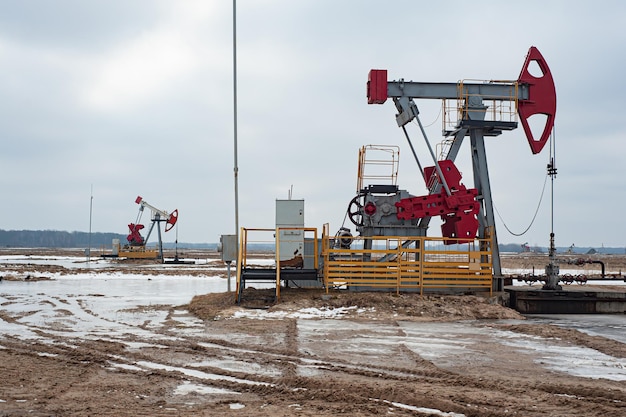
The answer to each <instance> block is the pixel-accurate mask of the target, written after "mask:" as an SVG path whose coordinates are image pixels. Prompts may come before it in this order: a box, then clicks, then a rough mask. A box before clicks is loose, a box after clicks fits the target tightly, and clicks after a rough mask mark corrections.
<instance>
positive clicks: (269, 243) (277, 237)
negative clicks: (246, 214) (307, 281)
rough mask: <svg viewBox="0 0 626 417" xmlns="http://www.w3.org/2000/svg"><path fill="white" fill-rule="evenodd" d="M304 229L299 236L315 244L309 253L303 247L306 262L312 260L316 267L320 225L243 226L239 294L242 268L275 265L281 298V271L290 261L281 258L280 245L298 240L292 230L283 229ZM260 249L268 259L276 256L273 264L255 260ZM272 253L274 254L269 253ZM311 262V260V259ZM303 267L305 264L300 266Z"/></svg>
mask: <svg viewBox="0 0 626 417" xmlns="http://www.w3.org/2000/svg"><path fill="white" fill-rule="evenodd" d="M289 231H292V232H298V231H300V232H302V235H301V238H297V239H298V241H301V242H302V244H303V245H304V244H305V242H307V241H311V242H312V244H313V253H307V252H306V250H304V248H303V251H302V252H303V253H302V265H304V264H305V263H309V262H310V264H311V265H313V268H314V269H318V268H319V257H318V256H317V254H318V253H319V243H318V242H319V240H318V235H317V228H312V227H277V228H275V229H267V228H244V227H242V228H241V233H240V239H239V251H238V258H237V286H236V294H237V296H238V294H239V291H240V288H241V281H242V277H241V274H242V271H243V270H244V269H248V268H255V269H268V270H271V269H275V270H276V277H275V280H274V283H275V285H276V300H277V301H278V300H280V280H281V278H280V275H281V269H282V268H284V267H286V263H287V261H285V260H282V261H281V255H280V248H281V243H283V244H289V243H296V240H295V239H296V238H295V237H294V238H290V237H288V236H289V234H288V233H281V232H289ZM260 252H265V256H266V258H267V259H273V261H274V262H273V264H265V265H262V264H261V265H260V264H254V263H253V261H254V260H256V259H258V255H259V253H260ZM268 255H270V256H268ZM309 259H310V261H309V262H307V260H309ZM288 267H293V264H289V265H288ZM300 267H301V266H300Z"/></svg>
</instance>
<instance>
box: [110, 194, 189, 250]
mask: <svg viewBox="0 0 626 417" xmlns="http://www.w3.org/2000/svg"><path fill="white" fill-rule="evenodd" d="M135 203H137V204H139V213H138V214H137V220H135V223H129V224H128V229H129V231H130V233H129V234H128V236H127V237H126V240H127V241H128V244H127V245H124V247H123V248H122V249H120V250H119V256H121V257H126V258H130V259H160V260H161V261H163V241H162V240H161V225H160V223H161V222H165V231H166V232H169V231H170V230H172V228H173V227H174V225H175V224H176V222H177V221H178V209H176V210H174V211H173V212H172V213H168V212H167V211H164V210H160V209H158V208H156V207H154V206H152V205H150V204H148V203H147V202H146V201H145V200H144V199H143V198H142V197H141V196H138V197H137V198H136V199H135ZM146 207H147V208H149V209H150V210H151V211H152V218H151V220H152V224H151V225H150V229H148V234H147V235H146V237H145V238H144V237H143V236H141V232H140V231H141V230H142V229H143V228H144V225H143V224H140V223H139V222H140V221H141V215H142V214H143V211H144V209H145V208H146ZM154 226H156V228H157V233H158V240H159V242H158V253H157V251H156V250H148V249H146V242H147V241H148V239H149V238H150V235H151V234H152V230H153V229H154Z"/></svg>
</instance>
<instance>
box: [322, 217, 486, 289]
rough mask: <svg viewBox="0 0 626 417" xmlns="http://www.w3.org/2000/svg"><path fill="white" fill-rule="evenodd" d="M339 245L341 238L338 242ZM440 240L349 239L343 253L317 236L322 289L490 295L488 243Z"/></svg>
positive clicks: (326, 238)
mask: <svg viewBox="0 0 626 417" xmlns="http://www.w3.org/2000/svg"><path fill="white" fill-rule="evenodd" d="M342 239H345V237H342ZM444 242H445V239H444V238H436V237H414V238H413V237H412V238H407V237H401V236H372V237H362V236H361V237H353V238H352V244H351V245H350V247H349V248H347V247H345V246H347V245H344V247H343V248H342V247H337V245H335V244H334V243H335V242H334V238H333V237H330V236H329V235H328V230H327V225H325V226H324V231H323V233H322V255H323V259H324V271H323V276H324V284H325V287H326V291H327V292H328V290H329V289H330V288H346V287H371V288H387V289H391V290H394V291H395V292H396V293H400V292H402V291H405V290H413V291H415V290H419V292H420V294H423V293H424V291H425V290H429V289H453V288H457V289H466V288H467V289H481V290H487V289H488V290H489V293H490V294H491V291H492V281H493V272H492V271H493V270H492V260H491V259H492V258H491V256H492V254H491V242H490V241H489V239H472V240H467V241H463V242H462V243H458V244H454V245H445V244H444Z"/></svg>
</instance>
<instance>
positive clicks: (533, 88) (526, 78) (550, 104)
mask: <svg viewBox="0 0 626 417" xmlns="http://www.w3.org/2000/svg"><path fill="white" fill-rule="evenodd" d="M533 63H534V64H536V65H537V67H538V68H539V70H541V76H539V77H535V76H534V75H532V74H531V73H530V71H529V66H530V65H531V64H533ZM517 82H518V83H520V84H527V85H528V87H529V88H528V99H527V100H519V103H518V107H517V112H518V114H519V116H520V121H521V122H522V127H523V128H524V132H525V133H526V139H528V144H529V145H530V149H531V150H532V153H533V154H538V153H539V152H541V150H542V149H543V147H544V146H545V145H546V142H547V141H548V139H549V137H550V133H551V132H552V128H553V127H554V117H555V115H556V88H555V87H554V79H553V78H552V73H551V72H550V68H548V64H547V63H546V60H545V59H544V58H543V55H541V53H540V52H539V50H538V49H537V48H535V47H534V46H531V47H530V49H529V50H528V55H526V61H524V66H523V67H522V72H520V75H519V78H518V79H517ZM537 114H542V115H544V116H546V124H545V126H544V128H543V131H542V133H541V136H540V137H539V138H535V137H534V136H533V132H532V131H531V129H530V125H529V123H528V119H529V118H530V117H531V116H534V115H537Z"/></svg>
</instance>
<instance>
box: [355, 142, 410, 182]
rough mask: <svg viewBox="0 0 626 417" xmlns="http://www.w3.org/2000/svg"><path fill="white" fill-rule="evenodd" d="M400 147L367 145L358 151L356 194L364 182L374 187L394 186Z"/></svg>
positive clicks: (396, 178)
mask: <svg viewBox="0 0 626 417" xmlns="http://www.w3.org/2000/svg"><path fill="white" fill-rule="evenodd" d="M399 164H400V147H399V146H392V145H367V146H363V147H361V149H359V164H358V173H357V184H356V191H357V193H358V192H359V191H361V190H362V189H363V188H364V185H365V180H370V181H372V180H374V184H376V185H396V183H397V181H398V166H399Z"/></svg>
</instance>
